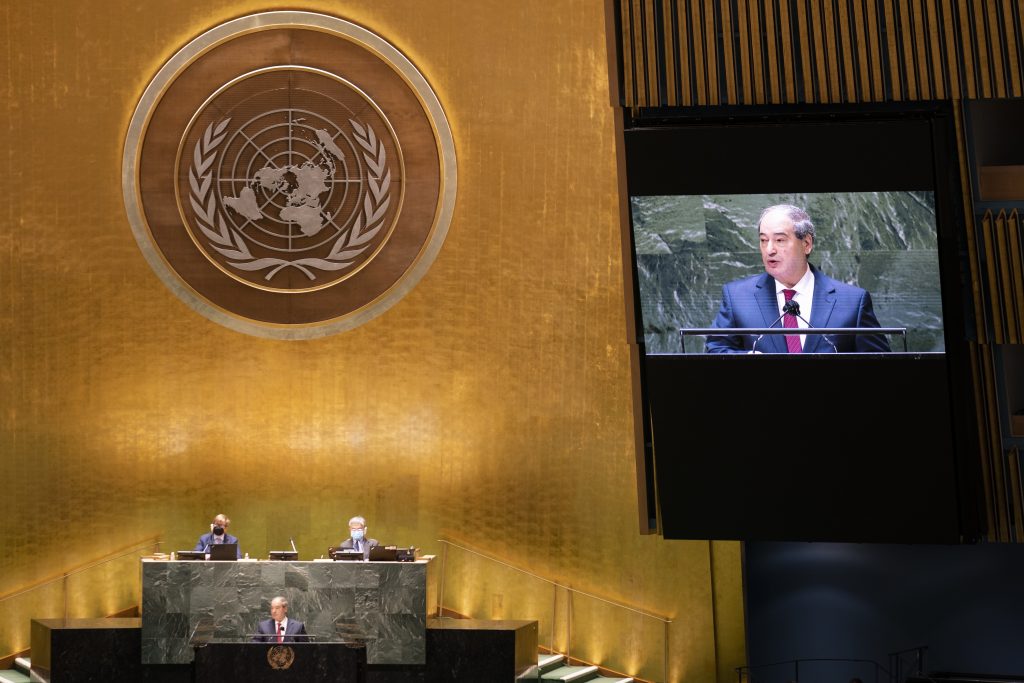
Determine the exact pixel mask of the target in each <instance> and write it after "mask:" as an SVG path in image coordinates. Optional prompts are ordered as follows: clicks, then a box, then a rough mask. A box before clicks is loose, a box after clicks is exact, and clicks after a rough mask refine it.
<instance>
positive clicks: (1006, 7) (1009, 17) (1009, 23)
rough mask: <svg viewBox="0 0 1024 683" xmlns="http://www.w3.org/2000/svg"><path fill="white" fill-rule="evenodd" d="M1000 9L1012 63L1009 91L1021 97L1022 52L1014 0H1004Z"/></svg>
mask: <svg viewBox="0 0 1024 683" xmlns="http://www.w3.org/2000/svg"><path fill="white" fill-rule="evenodd" d="M1017 9H1018V10H1019V9H1020V5H1017ZM1000 11H1001V12H1002V13H1003V25H1004V26H1005V27H1006V33H1005V35H1006V53H1007V62H1008V63H1009V65H1010V70H1009V73H1008V74H1007V79H1008V82H1007V85H1006V87H1007V90H1008V91H1009V95H1010V97H1020V96H1021V94H1022V91H1021V73H1020V69H1021V62H1020V60H1021V58H1022V55H1021V52H1020V41H1019V40H1018V38H1019V36H1018V35H1017V25H1016V22H1015V20H1014V7H1013V0H1002V5H1001V7H1000Z"/></svg>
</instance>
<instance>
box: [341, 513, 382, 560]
mask: <svg viewBox="0 0 1024 683" xmlns="http://www.w3.org/2000/svg"><path fill="white" fill-rule="evenodd" d="M348 535H349V537H348V538H346V539H345V540H344V541H342V542H341V545H340V546H338V547H339V548H341V549H342V550H358V551H360V552H361V553H362V554H363V559H364V560H365V559H367V558H369V557H370V548H372V547H373V546H375V545H378V543H377V539H376V538H367V537H366V519H364V518H363V517H358V516H356V517H353V518H352V519H350V520H348Z"/></svg>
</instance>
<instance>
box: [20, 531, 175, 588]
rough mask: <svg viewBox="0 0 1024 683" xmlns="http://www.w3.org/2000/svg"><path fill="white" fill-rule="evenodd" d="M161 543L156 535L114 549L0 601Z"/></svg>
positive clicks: (64, 579) (158, 545) (63, 579)
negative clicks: (96, 558) (121, 548)
mask: <svg viewBox="0 0 1024 683" xmlns="http://www.w3.org/2000/svg"><path fill="white" fill-rule="evenodd" d="M161 544H163V541H162V540H160V537H159V536H154V537H153V538H152V539H150V540H147V541H140V542H138V543H136V544H134V545H132V546H130V547H129V548H127V549H124V550H118V551H114V552H115V554H112V555H107V556H104V557H101V558H100V559H98V560H93V561H92V562H88V563H86V564H83V565H80V566H78V567H75V568H74V569H69V570H67V571H65V572H62V573H61V574H59V575H57V576H54V577H53V578H50V579H45V580H43V581H40V582H39V583H36V584H33V585H31V586H28V587H27V588H21V589H18V590H16V591H14V592H13V593H8V594H7V595H4V596H2V597H0V603H3V602H4V601H6V600H10V599H11V598H16V597H18V596H19V595H24V594H25V593H31V592H32V591H34V590H38V589H40V588H42V587H44V586H48V585H50V584H51V583H56V582H58V581H66V580H67V579H68V578H69V577H72V576H74V575H76V574H81V573H82V572H84V571H87V570H89V569H92V568H93V567H98V566H100V565H101V564H106V563H107V562H113V561H114V560H118V559H120V558H122V557H126V556H128V555H132V554H134V553H137V552H138V551H139V550H142V549H143V548H148V547H150V546H155V547H158V548H159V547H160V545H161Z"/></svg>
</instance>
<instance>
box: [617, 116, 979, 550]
mask: <svg viewBox="0 0 1024 683" xmlns="http://www.w3.org/2000/svg"><path fill="white" fill-rule="evenodd" d="M955 131H956V121H955V113H954V109H953V105H952V104H951V103H949V102H945V101H931V102H913V103H894V104H878V105H785V106H782V105H780V106H753V107H700V108H679V109H666V108H660V109H640V110H635V111H632V112H630V115H628V116H627V117H626V121H625V128H624V151H625V160H626V162H625V167H626V188H627V194H628V195H629V196H630V197H632V196H635V195H701V194H768V193H785V192H794V191H799V192H839V191H843V192H847V191H849V192H858V191H864V192H867V191H881V190H930V191H932V192H933V193H934V196H935V211H936V232H937V240H938V252H939V271H940V285H941V290H942V313H943V323H944V337H945V352H944V354H942V359H941V364H939V363H938V362H937V361H936V359H934V358H929V359H928V360H927V364H928V365H929V366H930V367H932V368H933V369H932V370H927V371H926V373H927V374H926V375H920V374H918V373H920V372H921V371H922V365H923V363H921V364H918V366H917V367H914V365H913V360H914V356H915V354H910V358H907V359H903V360H893V359H892V358H886V359H876V360H875V361H872V360H871V359H867V358H859V359H844V360H841V359H838V358H831V359H830V358H824V357H818V358H802V359H799V362H800V363H803V364H806V365H805V366H804V367H803V368H797V367H796V366H794V365H793V363H792V361H793V360H795V359H792V358H789V359H786V358H775V359H770V358H767V357H760V358H758V359H757V361H758V362H759V363H760V365H758V366H754V365H750V364H749V363H750V359H737V358H731V359H714V360H711V359H707V358H705V359H703V360H702V359H700V358H699V357H692V358H689V359H685V358H681V357H680V358H673V357H659V358H657V372H658V373H659V374H658V375H657V376H654V377H652V376H650V373H651V371H652V370H651V368H652V365H654V364H655V363H654V359H648V357H647V355H646V349H645V345H644V335H643V320H642V314H641V306H640V301H639V292H638V287H637V286H636V283H637V264H636V255H635V245H634V242H633V231H632V224H630V225H629V226H628V227H627V228H625V229H626V230H628V233H629V235H628V239H624V244H626V245H628V246H627V247H626V248H627V249H628V250H629V253H627V254H625V257H626V258H628V259H629V260H630V263H631V268H632V277H633V279H632V283H631V288H630V289H629V291H627V292H626V296H628V297H631V298H632V301H633V306H632V307H631V310H632V311H633V312H634V317H635V319H634V320H633V321H631V323H632V325H633V328H632V330H631V333H632V335H633V338H632V339H631V342H632V344H633V349H635V352H636V353H637V354H638V359H637V361H638V363H637V366H638V367H639V368H640V371H639V374H640V377H639V378H638V380H639V385H640V390H639V392H638V394H639V397H640V398H639V400H640V402H641V405H640V406H638V407H637V408H638V410H637V414H638V415H639V416H640V420H641V422H642V425H641V426H642V429H643V433H644V439H643V442H644V448H645V452H644V453H643V460H644V463H645V466H646V468H647V472H654V473H655V475H654V476H653V477H649V479H653V486H654V488H653V490H651V484H650V483H649V484H648V491H646V494H647V496H646V500H648V501H655V503H654V504H653V507H654V508H655V512H656V514H657V519H658V527H659V531H660V532H661V533H662V535H663V536H665V537H666V538H688V539H697V538H699V539H723V540H724V539H735V540H806V541H860V542H928V543H957V542H971V541H974V540H976V539H977V538H979V537H980V536H981V535H982V534H983V533H984V529H983V521H982V520H983V518H984V517H983V515H982V514H980V507H979V505H980V503H979V495H978V482H979V480H980V476H979V471H978V465H977V463H978V450H979V440H978V439H979V437H978V430H977V423H976V418H975V415H976V412H975V403H974V389H973V381H972V371H971V364H972V360H971V358H972V356H971V354H970V350H969V344H970V343H971V342H972V341H975V331H974V330H975V328H974V311H973V308H972V302H973V298H972V296H971V290H970V268H969V255H968V249H967V243H966V227H965V223H964V207H963V194H962V191H963V188H962V185H961V180H960V171H959V156H958V147H957V141H956V133H955ZM779 159H783V160H786V163H785V165H784V166H783V170H782V171H780V170H779V167H778V166H777V165H771V168H772V170H771V172H770V173H766V172H765V169H766V168H767V167H769V163H768V162H774V161H777V160H779ZM649 360H650V361H651V362H648V361H649ZM723 360H724V361H725V362H729V361H733V362H734V364H733V366H731V367H730V366H725V365H722V364H720V362H721V361H723ZM870 362H876V363H877V362H881V363H887V365H885V366H884V367H885V370H884V371H882V373H881V374H880V375H879V378H880V379H881V380H883V381H884V379H885V378H886V377H893V378H895V379H896V380H897V381H899V380H903V381H907V382H915V381H916V382H919V383H920V386H922V387H923V386H925V385H927V386H929V391H930V392H931V395H921V396H916V395H914V394H913V391H911V392H910V393H909V394H908V396H909V397H910V398H911V399H913V400H915V401H918V402H919V403H918V404H916V405H915V406H914V408H915V409H914V410H913V411H908V412H909V415H904V416H903V417H904V419H907V418H908V417H909V419H910V423H909V424H908V423H907V422H906V421H901V419H900V417H901V416H900V415H898V414H894V415H893V417H892V418H891V419H889V418H887V417H886V415H885V414H884V411H875V410H871V411H868V412H869V413H870V414H871V420H872V421H873V423H872V424H870V425H859V428H860V429H861V430H862V431H863V432H864V433H863V434H862V435H859V436H858V435H857V434H854V435H853V436H852V437H846V438H848V439H849V438H852V442H851V443H849V444H847V446H848V447H846V448H841V449H839V450H840V451H842V452H843V453H844V454H845V455H844V459H845V460H847V461H848V460H849V459H850V457H851V454H852V453H854V452H858V451H857V449H858V448H863V449H865V450H864V452H868V449H870V452H871V453H872V454H873V457H866V458H864V459H863V463H862V464H863V466H864V468H867V469H866V470H864V471H853V472H852V475H851V470H850V468H851V466H852V464H851V463H850V462H841V463H836V464H835V466H832V467H828V466H826V467H824V468H820V467H817V466H811V465H810V463H809V461H808V460H807V458H806V453H805V452H804V451H800V452H799V453H797V454H794V455H793V456H792V457H791V458H788V459H787V458H786V456H785V455H783V456H782V457H781V458H780V460H779V462H777V463H775V467H774V469H772V468H768V469H766V468H764V467H755V468H751V471H752V472H756V476H757V477H758V478H759V480H758V481H756V482H755V481H749V480H747V479H746V477H747V474H745V472H744V468H739V470H729V468H723V467H719V466H717V465H716V464H715V461H714V458H715V457H717V456H719V455H720V454H719V453H718V452H717V449H718V448H720V447H721V446H722V444H721V443H717V442H716V441H715V434H714V430H722V429H724V428H728V432H729V437H730V438H729V439H728V441H729V446H731V447H738V448H743V449H752V450H756V449H758V448H759V446H760V444H759V441H758V439H759V438H765V439H768V438H772V437H771V435H770V434H762V435H759V434H758V433H757V432H756V430H752V429H744V428H742V426H743V425H749V424H750V423H751V422H752V421H754V420H755V419H756V417H757V413H756V411H755V410H754V409H753V408H752V407H751V406H757V405H761V404H760V403H759V402H758V401H757V398H756V397H757V393H756V389H755V388H754V387H751V386H747V387H743V386H742V382H743V376H744V371H743V370H737V368H746V370H747V371H751V372H753V373H754V374H755V375H756V374H759V373H761V372H762V371H767V372H768V373H769V375H770V374H771V373H783V374H782V375H781V376H792V375H793V374H794V373H800V374H804V375H806V376H820V375H822V373H830V372H831V373H839V374H840V375H841V376H847V377H856V376H857V373H856V372H854V373H853V374H850V373H851V370H850V368H851V367H853V368H857V366H858V364H861V365H860V367H862V368H863V367H866V366H864V365H863V364H864V363H870ZM740 364H746V365H740ZM876 369H877V368H876ZM716 374H717V375H718V376H719V377H729V381H730V382H739V383H740V384H741V386H740V387H738V391H737V396H738V397H740V398H742V400H743V401H745V403H746V405H740V406H739V407H738V408H736V407H729V408H728V410H729V411H730V412H733V413H734V414H733V415H732V416H731V417H730V418H729V420H726V419H725V418H722V419H721V420H717V419H716V416H715V415H714V414H713V413H709V414H708V415H701V416H700V417H699V418H697V419H695V420H694V423H693V424H691V425H690V428H689V429H686V430H681V429H678V427H679V422H680V421H679V420H673V419H672V415H673V411H672V408H673V406H671V405H670V406H668V409H666V406H665V404H664V403H661V404H659V405H652V399H654V398H656V399H657V400H659V401H663V402H664V401H670V402H671V401H675V402H676V403H677V405H683V404H687V407H688V408H689V409H693V408H695V407H696V408H697V409H698V410H699V408H700V406H699V404H698V405H695V404H693V403H692V402H690V403H687V401H685V400H681V399H680V398H679V397H678V395H677V396H676V397H675V398H673V391H666V387H665V386H664V384H665V382H664V378H665V377H666V376H668V375H672V376H673V380H672V381H673V382H677V381H681V382H682V383H683V386H681V387H679V389H680V391H685V390H687V389H686V386H687V385H689V386H697V385H702V384H703V385H705V386H706V383H707V382H710V381H714V378H715V376H716ZM867 374H870V373H867ZM652 381H653V386H652ZM936 388H938V389H939V390H938V391H936ZM943 388H944V389H945V391H942V390H941V389H943ZM670 389H671V387H670ZM852 393H853V394H854V395H853V396H851V397H849V399H850V400H849V401H848V402H847V404H844V405H842V406H838V407H837V408H836V410H837V411H849V410H851V409H855V408H856V407H857V405H858V402H860V403H859V405H864V402H865V401H871V400H872V394H871V392H870V390H869V389H868V388H866V387H862V390H855V391H853V392H852ZM939 394H941V395H939ZM659 413H660V416H659V415H658V414H659ZM821 417H822V419H826V418H828V417H830V416H829V415H827V414H825V413H822V414H821ZM656 418H657V419H660V425H661V428H660V431H659V428H658V424H657V419H656ZM670 421H671V422H670ZM943 421H948V424H949V429H948V432H941V431H939V432H937V431H935V430H934V429H933V427H934V425H935V424H941V423H942V422H943ZM681 422H682V423H683V424H685V422H686V420H685V418H684V419H682V421H681ZM737 425H739V426H740V428H739V429H736V428H735V427H736V426H737ZM914 429H918V430H921V431H920V432H919V433H920V434H922V435H926V436H928V437H929V438H923V439H916V438H915V435H914V433H913V432H911V431H905V430H914ZM893 430H897V431H898V432H900V438H896V439H895V440H891V441H888V442H887V441H885V439H886V436H885V435H886V433H892V432H893ZM817 436H818V437H820V436H821V434H820V433H819V434H817ZM666 439H669V442H668V444H667V445H666ZM684 439H685V440H686V441H688V442H689V444H688V445H683V444H682V443H681V440H684ZM947 441H948V447H947V444H946V442H947ZM915 443H921V445H922V447H923V448H929V449H934V450H936V452H935V453H934V459H930V458H929V457H927V456H926V455H923V454H914V453H907V452H906V451H908V450H912V449H913V444H915ZM804 446H805V447H808V448H809V447H815V446H820V444H804ZM897 449H899V452H897ZM659 456H660V457H659ZM777 456H779V453H778V452H775V453H773V457H777ZM894 458H898V459H899V460H893V459H894ZM892 462H897V463H898V465H899V466H895V467H893V466H891V463H892ZM887 463H889V466H888V469H886V468H887ZM871 468H875V469H876V470H877V471H873V470H871ZM794 472H795V473H796V474H795V475H794ZM886 476H893V477H896V478H897V481H895V482H889V485H887V486H885V487H882V488H883V489H884V492H885V495H886V496H887V497H886V498H885V499H884V500H882V501H880V504H879V503H876V504H875V505H873V506H869V508H868V509H865V508H864V507H863V506H858V505H857V504H856V503H857V501H858V495H857V494H858V492H857V491H856V490H854V488H855V487H869V488H866V489H865V490H863V491H862V492H861V493H862V495H863V497H864V500H865V501H867V500H870V499H871V495H872V492H871V489H870V486H871V483H872V481H873V479H875V478H876V477H886ZM765 477H768V478H767V480H766V479H765ZM844 481H845V482H848V483H849V485H848V486H846V487H843V486H842V482H844ZM837 482H839V489H838V490H837V489H836V486H837ZM762 492H763V495H762ZM730 496H731V497H736V496H744V497H745V500H746V502H747V503H749V504H745V505H738V506H736V509H738V510H740V512H739V513H737V514H732V513H731V511H730V509H729V508H728V506H723V505H722V504H721V501H720V500H718V499H717V498H716V497H730ZM679 497H686V499H687V501H686V503H685V504H678V502H677V501H678V498H679ZM801 499H810V500H813V501H815V502H816V503H817V504H820V505H825V506H828V504H829V501H836V505H834V506H830V507H829V510H828V512H829V514H830V515H831V517H832V519H830V520H825V521H823V518H822V515H821V512H822V511H821V510H818V511H816V512H815V511H808V514H807V515H801V514H800V510H801V509H802V508H801V507H800V506H793V505H788V504H781V505H780V504H778V501H788V500H801ZM773 502H775V503H776V504H774V505H773V504H772V503H773ZM649 505H650V503H649ZM843 506H845V507H843ZM773 509H774V510H775V511H776V512H775V513H773ZM701 511H705V512H708V513H712V514H700V513H701ZM714 511H717V513H714Z"/></svg>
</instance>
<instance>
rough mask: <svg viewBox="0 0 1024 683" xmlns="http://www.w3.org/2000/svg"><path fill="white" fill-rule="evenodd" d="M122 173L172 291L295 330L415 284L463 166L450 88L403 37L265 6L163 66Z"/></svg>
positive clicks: (262, 325)
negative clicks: (403, 46)
mask: <svg viewBox="0 0 1024 683" xmlns="http://www.w3.org/2000/svg"><path fill="white" fill-rule="evenodd" d="M122 180H123V187H124V195H125V206H126V208H127V211H128V217H129V221H130V223H131V227H132V231H133V233H134V235H135V238H136V241H137V242H138V244H139V246H140V248H141V250H142V253H143V255H144V256H145V258H146V259H147V261H148V262H149V264H150V265H151V266H152V267H153V269H154V271H155V272H156V273H157V275H158V276H159V277H160V278H161V279H162V280H163V281H164V282H165V284H167V285H168V287H169V288H170V289H171V291H172V292H174V293H175V294H176V295H177V296H178V297H179V298H181V299H182V300H183V301H185V302H186V303H187V304H188V305H190V306H191V307H192V308H193V309H194V310H196V311H198V312H200V313H201V314H203V315H205V316H207V317H208V318H210V319H212V320H215V321H216V322H219V323H221V324H224V325H226V326H228V327H231V328H233V329H236V330H239V331H242V332H247V333H250V334H256V335H260V336H267V337H274V338H292V339H294V338H310V337H315V336H323V335H325V334H331V333H333V332H338V331H341V330H344V329H349V328H351V327H354V326H356V325H358V324H361V323H362V322H365V321H366V320H369V319H370V318H372V317H374V316H376V315H378V314H380V313H381V312H383V311H384V310H386V309H387V308H388V307H390V306H391V305H393V304H394V303H395V302H396V301H397V300H398V299H400V298H401V297H402V296H403V295H404V294H405V293H406V292H407V291H409V289H411V288H412V287H413V286H414V285H415V283H416V282H417V281H418V280H419V279H420V277H422V275H423V274H424V273H425V272H426V269H427V268H429V266H430V264H431V263H432V261H433V259H434V257H435V256H436V254H437V252H438V250H439V249H440V247H441V244H442V243H443V241H444V237H445V235H446V233H447V229H448V224H449V222H450V220H451V212H452V207H453V205H454V197H455V183H456V166H455V156H454V145H453V142H452V136H451V131H450V129H449V127H448V124H447V120H446V118H445V116H444V113H443V111H442V109H441V106H440V103H439V102H438V100H437V98H436V96H435V95H434V93H433V91H432V90H431V89H430V87H429V85H428V84H427V82H426V80H425V79H424V78H423V76H422V75H421V74H420V73H419V71H418V70H417V69H415V67H413V65H412V64H411V63H410V62H409V61H408V60H407V59H406V58H405V57H404V56H402V55H401V53H399V52H398V50H397V49H396V48H394V47H393V46H391V45H390V44H389V43H387V42H385V41H384V40H383V39H382V38H380V37H379V36H376V35H374V34H372V33H370V32H368V31H366V30H365V29H363V28H360V27H357V26H355V25H353V24H350V23H348V22H345V21H343V20H341V19H337V18H333V17H327V16H324V15H319V14H312V13H307V12H267V13H263V14H259V15H253V16H250V17H243V18H241V19H236V20H234V21H231V22H228V23H226V24H222V25H221V26H218V27H216V28H214V29H211V30H210V31H208V32H206V33H204V34H203V35H201V36H199V37H198V38H196V39H195V40H193V41H192V42H191V43H189V44H188V45H186V46H185V47H184V48H182V49H181V50H180V51H179V52H178V53H177V54H176V55H175V56H174V57H172V58H171V60H169V61H168V62H167V64H165V66H164V67H163V68H162V69H161V70H160V71H159V72H158V74H157V75H156V77H155V78H154V79H153V82H152V83H151V84H150V86H149V87H148V88H147V89H146V91H145V93H144V94H143V96H142V98H141V100H140V103H139V106H138V107H137V109H136V112H135V116H134V117H133V119H132V123H131V125H130V127H129V133H128V137H127V140H126V145H125V156H124V162H123V178H122Z"/></svg>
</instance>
